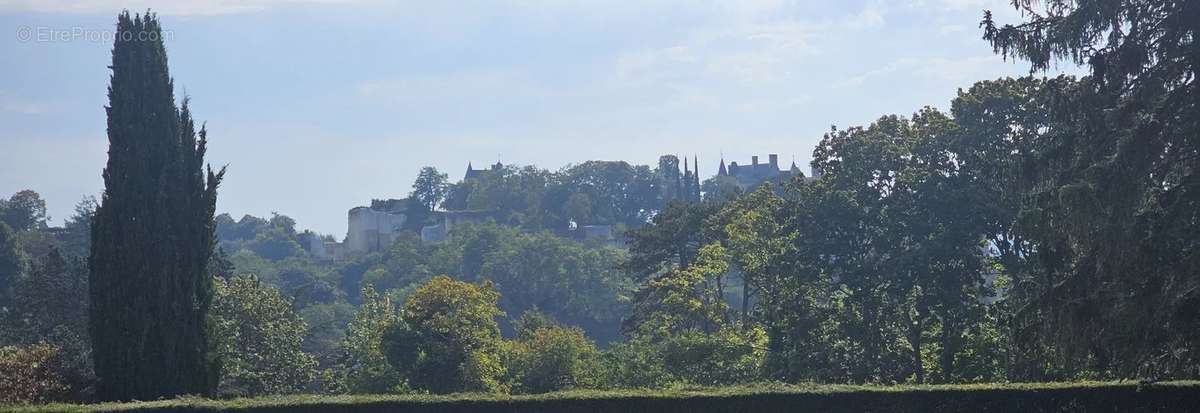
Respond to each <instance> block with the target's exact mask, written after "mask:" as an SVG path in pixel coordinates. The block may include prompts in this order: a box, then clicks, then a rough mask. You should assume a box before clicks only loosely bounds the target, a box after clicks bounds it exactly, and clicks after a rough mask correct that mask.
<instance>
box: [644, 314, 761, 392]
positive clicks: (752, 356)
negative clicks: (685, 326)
mask: <svg viewBox="0 0 1200 413" xmlns="http://www.w3.org/2000/svg"><path fill="white" fill-rule="evenodd" d="M659 347H660V349H661V350H660V351H662V361H663V366H664V368H665V369H666V371H668V372H670V373H671V375H672V376H674V377H675V378H677V379H679V380H682V381H685V382H688V383H692V384H702V385H709V386H713V385H723V384H736V383H748V382H751V381H755V380H758V379H759V378H760V377H761V372H762V367H763V361H764V360H765V359H766V355H767V352H766V347H767V334H766V332H765V331H763V329H762V328H761V327H752V328H749V329H746V330H744V331H742V330H738V329H737V328H732V327H731V328H724V329H722V330H721V331H719V332H716V333H713V334H706V333H704V332H701V331H697V330H693V331H688V332H684V333H681V334H677V335H674V336H671V337H668V338H667V339H666V340H665V341H663V343H662V344H660V345H659Z"/></svg>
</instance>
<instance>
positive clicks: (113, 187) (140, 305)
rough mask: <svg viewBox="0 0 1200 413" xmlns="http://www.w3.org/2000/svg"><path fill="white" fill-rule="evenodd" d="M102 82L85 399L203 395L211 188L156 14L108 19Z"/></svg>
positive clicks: (208, 366)
mask: <svg viewBox="0 0 1200 413" xmlns="http://www.w3.org/2000/svg"><path fill="white" fill-rule="evenodd" d="M115 39H116V40H115V42H114V45H113V51H112V66H111V67H110V68H111V69H112V76H111V78H110V82H111V83H110V85H109V88H108V99H109V104H108V107H106V110H107V113H108V140H109V152H108V155H109V157H108V164H107V166H106V167H105V169H104V186H105V189H104V195H103V197H102V199H101V203H100V206H99V207H98V208H97V209H96V214H95V217H94V219H93V223H92V249H91V261H90V263H91V273H90V282H89V285H90V290H91V309H90V312H91V323H90V332H91V336H92V342H93V346H94V351H93V359H94V361H95V369H96V376H97V378H98V380H99V383H98V385H97V388H96V390H97V396H98V397H100V398H101V399H104V400H130V399H140V400H149V399H157V398H162V397H170V396H175V395H180V394H201V395H205V394H211V393H212V392H213V389H214V388H215V385H216V378H217V364H216V362H215V361H214V360H213V358H212V357H210V356H209V355H208V351H207V350H208V334H207V328H208V327H207V322H206V317H205V315H206V313H207V312H208V309H209V305H210V303H211V301H212V295H213V286H212V279H211V278H210V277H209V276H208V272H207V271H206V267H207V265H208V261H209V258H210V256H211V255H212V251H213V244H214V242H215V237H214V229H215V228H214V227H215V224H214V221H213V211H214V209H215V207H216V197H217V192H216V191H217V185H218V183H219V182H220V181H221V177H222V176H223V175H224V169H222V170H221V171H220V172H217V173H214V172H213V171H212V168H211V167H209V168H208V171H207V174H206V173H205V171H204V170H203V168H202V163H203V159H204V152H205V146H206V136H205V135H206V133H205V131H204V129H203V128H201V130H200V132H199V134H198V135H197V133H196V131H195V125H194V123H193V122H192V117H191V113H189V111H188V105H187V100H186V99H184V102H183V107H182V109H179V108H177V107H176V105H175V97H174V92H173V87H174V86H173V84H172V80H171V77H170V75H169V73H168V71H167V56H166V49H165V48H164V47H163V43H162V29H161V26H160V25H159V21H158V18H157V17H156V16H155V15H153V14H149V13H147V14H146V15H142V16H134V17H130V15H129V13H128V12H123V13H121V14H120V15H119V16H118V18H117V32H116V36H115Z"/></svg>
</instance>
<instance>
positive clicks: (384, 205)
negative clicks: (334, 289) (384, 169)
mask: <svg viewBox="0 0 1200 413" xmlns="http://www.w3.org/2000/svg"><path fill="white" fill-rule="evenodd" d="M411 202H412V201H410V200H408V199H382V200H381V199H376V200H372V201H371V206H360V207H354V208H350V211H349V212H347V213H346V227H347V228H346V239H345V241H344V242H337V241H332V240H322V239H319V238H317V237H314V238H313V239H311V240H310V241H309V247H308V250H309V251H310V252H311V253H312V255H313V257H315V258H317V259H321V260H340V259H343V258H345V257H346V256H347V255H350V254H355V253H370V252H379V251H383V250H384V249H386V248H387V247H388V246H390V245H392V243H394V242H396V238H397V237H399V236H400V234H402V233H403V232H404V224H405V223H407V222H408V214H407V213H406V211H408V207H409V204H410V203H411Z"/></svg>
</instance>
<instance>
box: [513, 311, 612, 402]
mask: <svg viewBox="0 0 1200 413" xmlns="http://www.w3.org/2000/svg"><path fill="white" fill-rule="evenodd" d="M525 318H529V317H522V319H525ZM518 324H519V325H522V326H529V325H536V327H535V328H531V329H526V328H528V327H526V328H522V329H520V330H518V339H517V341H515V342H513V343H511V345H510V346H509V352H508V355H509V357H508V372H509V374H511V377H512V381H513V382H514V390H516V391H520V392H524V393H545V392H551V391H556V390H564V389H573V388H590V387H595V386H596V385H597V382H598V377H597V369H598V363H599V356H600V352H599V350H597V349H596V345H595V344H594V343H592V341H591V340H589V339H588V338H587V336H585V335H584V334H583V330H580V329H579V328H576V327H563V326H559V325H554V324H549V325H544V324H543V325H537V323H529V322H524V323H520V322H519V323H518Z"/></svg>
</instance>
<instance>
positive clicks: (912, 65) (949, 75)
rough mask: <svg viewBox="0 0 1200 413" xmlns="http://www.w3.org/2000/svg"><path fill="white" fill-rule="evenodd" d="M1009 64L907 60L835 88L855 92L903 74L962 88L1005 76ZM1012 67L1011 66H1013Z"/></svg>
mask: <svg viewBox="0 0 1200 413" xmlns="http://www.w3.org/2000/svg"><path fill="white" fill-rule="evenodd" d="M1001 65H1005V62H1004V61H1003V60H1002V59H1001V58H999V57H997V56H994V55H979V56H969V57H962V58H944V57H934V58H915V57H905V58H901V59H898V60H895V61H892V62H889V63H888V64H886V65H884V66H881V67H879V68H877V69H872V70H869V71H867V72H864V73H860V74H858V75H855V76H851V77H848V78H846V79H844V80H842V81H839V82H837V83H835V84H834V85H833V87H834V88H853V87H859V86H862V85H863V84H865V83H868V82H870V81H873V80H875V79H878V78H883V77H887V76H890V75H893V74H902V75H905V76H909V77H910V78H911V77H915V78H925V79H932V80H936V81H939V82H941V83H944V84H947V85H961V84H963V83H965V82H970V81H972V80H978V79H988V78H991V77H994V76H997V75H998V74H999V73H1002V72H1005V71H1006V70H1004V69H1005V68H1003V67H1001ZM1009 65H1011V63H1009Z"/></svg>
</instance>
